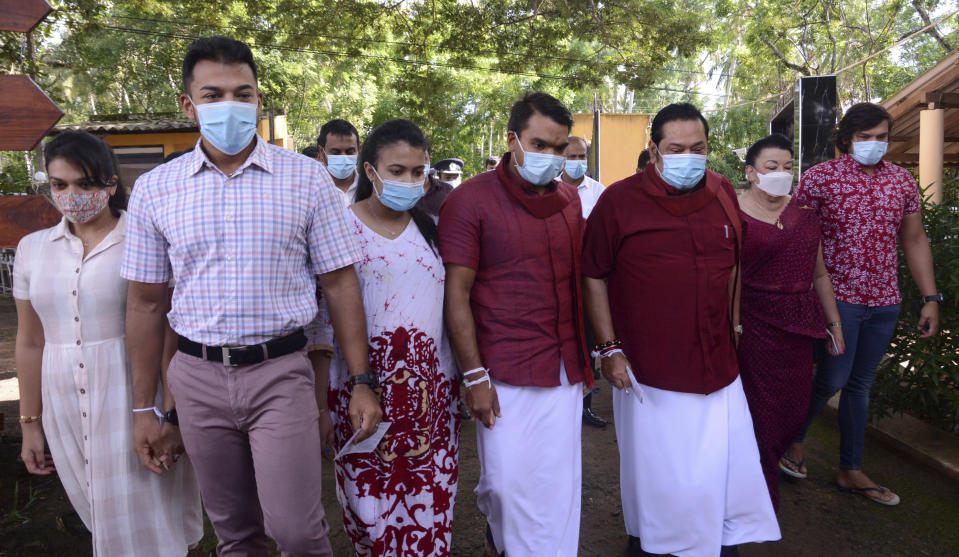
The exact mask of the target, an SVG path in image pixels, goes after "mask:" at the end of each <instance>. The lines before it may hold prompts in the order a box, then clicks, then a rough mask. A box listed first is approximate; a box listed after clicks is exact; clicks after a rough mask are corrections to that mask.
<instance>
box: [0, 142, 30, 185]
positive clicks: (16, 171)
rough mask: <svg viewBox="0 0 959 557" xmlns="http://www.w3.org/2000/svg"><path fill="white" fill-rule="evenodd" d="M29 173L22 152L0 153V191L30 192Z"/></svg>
mask: <svg viewBox="0 0 959 557" xmlns="http://www.w3.org/2000/svg"><path fill="white" fill-rule="evenodd" d="M30 184H31V180H30V173H29V172H28V171H27V161H26V158H24V155H23V153H17V152H9V151H5V152H2V153H0V193H2V194H11V193H30Z"/></svg>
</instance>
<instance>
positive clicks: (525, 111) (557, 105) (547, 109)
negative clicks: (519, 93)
mask: <svg viewBox="0 0 959 557" xmlns="http://www.w3.org/2000/svg"><path fill="white" fill-rule="evenodd" d="M533 113H539V114H542V115H543V116H546V117H547V118H549V119H550V120H552V121H554V122H556V123H557V124H560V125H563V126H566V127H567V128H568V129H570V130H572V129H573V115H572V114H570V112H569V109H568V108H566V105H564V104H563V103H561V102H559V99H557V98H556V97H554V96H552V95H548V94H546V93H543V92H541V91H530V92H528V93H526V94H525V95H523V98H522V99H520V100H518V101H516V102H515V103H513V108H512V109H510V111H509V122H508V123H507V124H506V129H507V130H508V131H511V132H515V133H516V135H519V133H520V132H521V131H523V130H525V129H526V124H527V123H528V122H529V119H530V117H532V116H533Z"/></svg>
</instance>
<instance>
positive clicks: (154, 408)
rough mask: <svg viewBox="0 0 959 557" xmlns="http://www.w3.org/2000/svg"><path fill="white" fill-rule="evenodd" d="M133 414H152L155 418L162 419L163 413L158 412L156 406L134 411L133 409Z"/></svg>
mask: <svg viewBox="0 0 959 557" xmlns="http://www.w3.org/2000/svg"><path fill="white" fill-rule="evenodd" d="M133 412H134V413H137V412H153V413H154V414H156V417H157V418H162V417H163V412H160V409H159V408H157V407H156V406H151V407H149V408H134V409H133Z"/></svg>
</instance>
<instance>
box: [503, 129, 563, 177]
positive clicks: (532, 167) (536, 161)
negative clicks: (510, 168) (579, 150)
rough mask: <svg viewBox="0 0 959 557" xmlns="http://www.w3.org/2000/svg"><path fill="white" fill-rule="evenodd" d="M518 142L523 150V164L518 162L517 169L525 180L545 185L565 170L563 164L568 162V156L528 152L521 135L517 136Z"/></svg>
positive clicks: (514, 162)
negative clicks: (524, 147) (520, 137)
mask: <svg viewBox="0 0 959 557" xmlns="http://www.w3.org/2000/svg"><path fill="white" fill-rule="evenodd" d="M516 143H517V144H518V145H519V150H520V151H522V152H523V166H520V165H518V164H516V161H515V160H514V161H513V164H516V170H517V171H519V175H520V176H522V177H523V179H524V180H526V181H527V182H529V183H530V184H533V185H534V186H545V185H546V184H548V183H550V182H552V181H553V180H554V179H556V177H557V176H559V173H560V172H562V171H563V165H565V164H566V158H565V157H560V156H557V155H547V154H545V153H527V152H526V149H523V144H522V143H520V140H519V135H517V136H516Z"/></svg>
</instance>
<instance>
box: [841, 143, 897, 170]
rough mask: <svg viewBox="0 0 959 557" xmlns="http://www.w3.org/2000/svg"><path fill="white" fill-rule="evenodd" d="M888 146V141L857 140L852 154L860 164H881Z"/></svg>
mask: <svg viewBox="0 0 959 557" xmlns="http://www.w3.org/2000/svg"><path fill="white" fill-rule="evenodd" d="M888 147H889V143H888V142H886V141H855V142H853V144H852V153H850V154H851V155H852V158H854V159H855V160H856V162H858V163H859V164H862V165H865V166H873V165H875V164H879V161H881V160H882V157H883V155H885V154H886V149H887V148H888Z"/></svg>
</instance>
